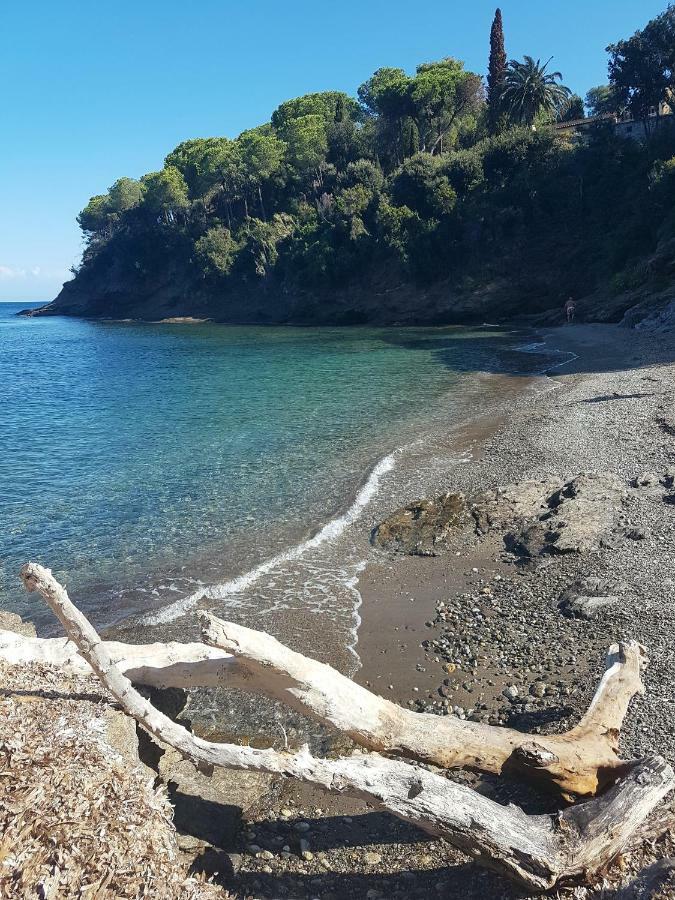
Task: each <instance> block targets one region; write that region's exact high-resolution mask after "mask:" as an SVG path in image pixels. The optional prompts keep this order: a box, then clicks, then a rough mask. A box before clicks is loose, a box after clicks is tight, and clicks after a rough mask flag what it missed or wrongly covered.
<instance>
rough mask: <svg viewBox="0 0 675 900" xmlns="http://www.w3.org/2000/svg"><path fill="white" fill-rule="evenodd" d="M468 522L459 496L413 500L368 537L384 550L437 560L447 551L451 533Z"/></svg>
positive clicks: (465, 506)
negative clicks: (438, 556) (431, 557)
mask: <svg viewBox="0 0 675 900" xmlns="http://www.w3.org/2000/svg"><path fill="white" fill-rule="evenodd" d="M468 522H469V515H468V508H467V504H466V501H465V499H464V497H463V496H462V495H461V494H443V495H442V496H441V497H438V498H437V499H435V500H417V501H416V502H414V503H410V504H409V505H408V506H404V507H403V508H402V509H398V510H396V512H395V513H392V515H391V516H389V517H388V518H387V519H385V520H384V522H382V523H381V524H380V525H378V526H377V528H375V530H374V531H373V534H372V542H373V544H374V545H375V546H376V547H380V548H382V549H384V550H396V551H398V552H400V553H408V554H411V555H416V556H437V555H438V554H439V553H441V552H443V551H445V550H448V548H449V539H450V537H451V535H452V533H453V532H454V531H455V530H456V529H458V528H461V527H462V526H465V525H466V524H467V523H468Z"/></svg>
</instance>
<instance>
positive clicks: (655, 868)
mask: <svg viewBox="0 0 675 900" xmlns="http://www.w3.org/2000/svg"><path fill="white" fill-rule="evenodd" d="M668 897H675V859H661V860H659V861H658V862H655V863H652V865H651V866H647V868H646V869H644V870H643V871H642V872H640V874H639V875H638V876H637V878H635V879H633V881H631V882H630V884H627V885H626V887H624V888H622V890H620V891H619V892H618V893H617V894H616V896H615V900H668Z"/></svg>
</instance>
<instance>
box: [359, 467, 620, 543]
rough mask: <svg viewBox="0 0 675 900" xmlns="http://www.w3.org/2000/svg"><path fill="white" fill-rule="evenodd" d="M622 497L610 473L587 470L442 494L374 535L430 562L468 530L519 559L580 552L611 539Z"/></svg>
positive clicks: (386, 523) (405, 511)
mask: <svg viewBox="0 0 675 900" xmlns="http://www.w3.org/2000/svg"><path fill="white" fill-rule="evenodd" d="M627 495H628V492H627V489H626V487H625V485H624V483H623V482H622V481H621V479H620V478H618V477H617V476H616V475H612V474H609V473H597V472H587V473H582V474H580V475H577V476H576V477H575V478H572V479H570V480H569V481H565V482H562V483H561V481H560V479H559V478H557V479H554V478H549V479H545V480H542V481H525V482H522V483H520V484H514V485H509V486H508V487H502V488H498V489H497V490H495V491H491V492H488V493H484V494H480V495H478V496H477V497H475V498H473V499H471V498H469V499H468V500H467V499H465V498H464V497H463V496H462V495H461V494H453V493H448V494H443V495H442V496H441V497H438V498H437V499H435V500H418V501H416V502H414V503H410V504H409V505H408V506H404V507H403V508H401V509H398V510H396V512H394V513H392V515H391V516H389V517H388V518H387V519H385V520H384V521H383V522H382V523H381V524H380V525H379V526H378V527H377V528H375V530H374V531H373V534H372V542H373V544H374V545H375V546H376V547H380V548H381V549H385V550H394V551H397V552H401V553H408V554H412V555H417V556H436V555H438V554H439V553H442V552H444V551H447V550H449V549H450V548H451V547H452V546H454V544H455V542H456V540H457V538H458V537H459V536H460V535H461V534H462V533H466V532H467V531H470V530H473V531H475V533H476V534H477V535H478V536H479V537H486V536H488V535H490V534H494V533H497V534H499V535H501V536H502V537H503V539H504V542H505V544H506V546H507V548H508V549H510V550H512V551H513V552H514V553H516V554H518V555H520V556H527V557H536V556H541V555H542V554H545V553H585V552H587V551H589V550H593V549H596V548H597V547H599V546H600V543H601V541H603V540H604V539H609V536H610V534H611V533H612V532H613V531H614V529H615V527H616V525H617V520H618V517H619V514H620V511H621V508H622V506H623V503H624V502H625V500H626V498H627Z"/></svg>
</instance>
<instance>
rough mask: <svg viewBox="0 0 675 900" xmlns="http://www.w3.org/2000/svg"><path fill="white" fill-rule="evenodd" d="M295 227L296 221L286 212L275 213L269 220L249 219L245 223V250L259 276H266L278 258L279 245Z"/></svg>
mask: <svg viewBox="0 0 675 900" xmlns="http://www.w3.org/2000/svg"><path fill="white" fill-rule="evenodd" d="M295 229H296V221H295V219H294V218H293V216H290V215H288V213H277V214H276V215H274V216H272V219H271V220H270V221H269V222H263V221H261V220H260V219H249V220H248V222H247V224H246V250H247V251H248V253H249V254H250V257H251V258H252V260H253V266H254V269H255V273H256V275H257V276H258V277H259V278H265V277H266V276H268V275H269V274H270V273H271V272H272V270H273V269H274V266H275V265H276V263H277V260H278V259H279V245H280V244H281V243H282V242H283V241H285V240H286V239H287V238H289V237H290V236H291V235H292V234H293V232H294V231H295Z"/></svg>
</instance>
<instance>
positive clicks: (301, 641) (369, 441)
mask: <svg viewBox="0 0 675 900" xmlns="http://www.w3.org/2000/svg"><path fill="white" fill-rule="evenodd" d="M35 305H38V304H35ZM25 306H26V304H24V305H23V306H21V305H17V304H15V303H0V607H1V608H5V609H9V610H11V611H14V612H18V613H19V614H20V615H22V616H23V617H24V618H28V619H30V620H32V621H33V622H35V624H36V626H37V628H38V633H40V634H43V635H53V634H58V633H59V627H58V624H57V623H56V621H55V620H54V618H53V617H52V615H51V613H50V612H49V611H48V610H47V609H46V608H45V606H44V605H43V603H42V602H41V601H40V599H39V598H37V597H36V596H35V595H28V594H26V593H25V592H24V590H23V588H22V586H21V584H20V581H19V579H18V572H19V569H20V567H21V565H22V564H23V563H25V562H27V561H29V560H31V561H37V562H40V563H42V564H43V565H46V566H48V567H49V568H51V569H52V570H53V571H54V573H55V574H56V575H57V577H58V578H59V579H61V580H62V581H63V583H64V584H65V585H66V586H67V588H68V590H69V592H70V595H71V597H72V599H73V600H74V601H75V602H76V603H77V604H78V605H79V606H80V607H81V608H82V609H83V610H84V612H85V613H86V614H87V615H88V616H89V617H90V618H91V619H92V621H93V622H94V624H95V625H96V626H97V627H98V628H100V629H103V630H106V631H107V632H108V631H110V630H111V629H113V630H114V629H115V628H117V629H118V630H119V629H122V630H124V629H125V628H127V629H128V628H129V627H130V623H131V624H132V625H133V628H132V631H133V635H134V639H135V640H143V638H144V636H145V635H147V636H148V639H153V640H154V639H159V638H162V637H166V638H167V639H168V638H171V639H181V638H182V637H184V636H187V635H194V634H196V625H195V623H196V618H197V616H196V614H197V611H198V610H199V609H201V608H207V609H209V610H211V611H213V612H215V613H216V614H217V615H220V616H222V617H224V618H229V619H234V620H236V621H240V622H243V623H245V624H248V625H251V626H253V627H257V628H262V629H264V630H267V631H271V632H272V633H276V634H278V635H281V636H282V637H284V639H285V640H287V641H288V642H289V643H290V644H291V645H293V646H295V647H296V648H298V649H302V650H304V651H305V652H311V651H312V650H315V655H317V656H320V657H322V658H324V659H328V660H329V661H332V662H335V664H337V665H340V666H341V667H342V668H343V669H349V667H350V663H351V664H352V665H353V666H358V624H359V606H360V594H359V590H358V583H359V575H360V573H361V572H362V571H363V568H364V566H365V565H366V564H367V562H368V559H369V558H370V557H371V555H372V553H374V552H375V551H373V550H372V548H371V546H370V543H369V536H370V533H371V530H372V528H373V526H374V525H375V524H376V523H377V521H378V520H379V519H380V518H381V517H382V516H384V515H386V514H387V512H389V511H391V510H393V509H395V508H396V507H397V506H398V505H401V504H402V503H404V502H407V501H410V500H412V499H415V498H416V497H418V496H424V495H425V493H426V492H428V491H430V490H436V489H437V488H438V487H439V486H446V487H447V488H448V489H451V488H452V473H453V471H454V470H455V468H456V467H457V466H460V465H466V464H468V463H469V462H470V458H471V450H470V448H469V449H468V450H467V448H466V447H465V448H463V449H462V450H458V449H457V442H456V440H455V439H454V438H455V436H456V432H457V429H458V428H459V427H460V426H462V425H464V424H466V423H467V422H470V421H472V420H475V419H476V418H479V417H480V416H481V415H483V414H485V413H486V412H487V411H489V410H490V409H491V408H494V406H495V404H498V403H499V400H500V397H499V392H500V389H501V386H502V385H503V384H504V381H503V378H504V377H506V376H508V377H509V378H510V379H519V378H523V379H526V378H529V377H530V376H531V375H532V374H533V373H536V372H542V371H544V370H545V369H546V368H547V367H548V366H550V365H552V364H554V362H555V358H554V356H553V355H552V351H550V350H549V349H548V348H546V347H545V345H542V344H540V343H537V342H536V341H532V339H531V337H530V338H529V339H528V337H527V336H526V335H523V333H519V332H517V331H509V330H504V329H500V328H496V327H490V326H484V327H480V328H478V327H477V328H448V327H439V328H410V327H400V328H370V327H350V328H297V327H254V326H251V327H240V326H236V327H235V326H227V325H218V324H211V323H203V324H189V325H187V324H144V323H138V322H114V321H100V320H99V321H88V320H83V319H74V318H67V317H39V318H26V317H21V316H18V315H17V313H18V311H19V310H20V309H22V308H25ZM494 376H501V377H494Z"/></svg>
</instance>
